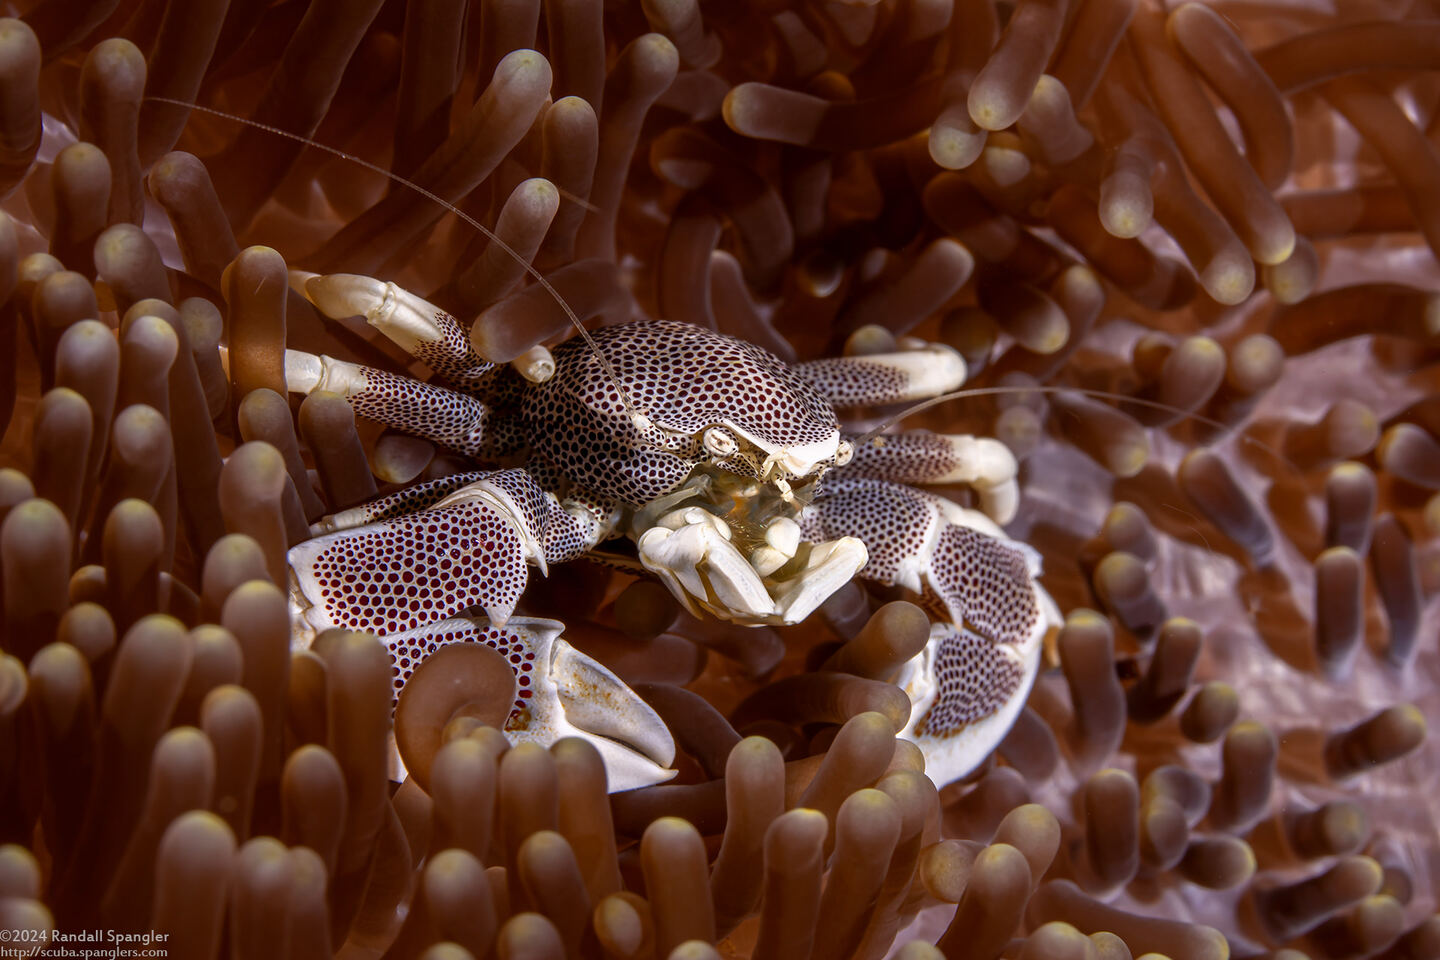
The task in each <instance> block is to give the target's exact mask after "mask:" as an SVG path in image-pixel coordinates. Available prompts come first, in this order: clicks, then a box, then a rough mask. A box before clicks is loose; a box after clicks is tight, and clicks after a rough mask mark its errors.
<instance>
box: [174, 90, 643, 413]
mask: <svg viewBox="0 0 1440 960" xmlns="http://www.w3.org/2000/svg"><path fill="white" fill-rule="evenodd" d="M145 99H146V100H151V101H154V102H155V103H168V104H170V105H171V106H175V107H185V108H186V109H189V110H198V111H200V112H201V113H208V114H210V115H211V116H216V117H222V118H224V119H226V120H230V121H232V122H234V123H239V124H243V125H245V126H247V127H254V128H255V129H256V130H264V131H265V132H266V133H273V134H275V135H276V136H278V137H284V138H286V139H287V140H294V141H295V142H296V143H302V144H304V145H305V146H307V147H314V148H315V149H317V150H322V151H324V152H325V153H328V154H330V155H332V156H335V157H339V158H340V159H341V160H345V161H348V162H350V163H354V164H357V165H359V166H361V167H363V168H365V169H366V170H369V171H371V172H372V173H378V174H379V175H380V176H382V177H384V178H385V179H387V180H389V181H391V182H392V183H398V184H400V185H401V186H402V187H406V188H407V189H410V190H413V191H415V192H416V193H418V194H420V196H422V197H424V198H425V199H427V200H430V201H431V202H433V203H435V204H437V205H439V206H441V207H443V208H445V209H446V210H448V211H450V212H451V213H453V214H455V216H457V217H459V218H460V219H461V220H462V221H464V222H465V223H466V224H468V225H469V226H471V227H474V228H475V230H476V231H478V232H479V233H480V234H481V235H482V236H484V237H485V238H486V239H488V240H489V241H490V242H491V243H493V244H495V245H496V246H498V247H499V248H500V249H501V250H504V251H505V252H506V253H508V254H509V255H510V256H511V257H513V258H514V259H515V262H516V263H519V264H520V265H521V266H522V267H524V268H525V272H526V273H528V274H529V275H530V276H531V277H534V278H535V282H536V283H538V284H539V285H540V286H541V287H543V288H544V290H545V292H546V293H548V294H550V296H551V297H553V298H554V299H555V302H556V303H557V304H559V305H560V309H561V310H563V311H564V312H565V316H566V317H568V318H569V319H570V323H571V325H572V326H574V327H575V329H576V330H578V331H579V333H580V336H582V337H584V338H585V343H586V344H587V345H588V346H589V347H590V352H591V353H592V354H594V356H595V359H596V360H598V361H600V367H601V369H602V370H604V371H605V376H606V377H608V378H609V379H610V385H611V386H613V387H614V388H615V394H616V395H617V396H618V397H619V398H620V403H621V405H622V406H623V407H624V408H625V415H626V416H627V417H628V418H629V419H630V423H631V425H633V426H634V427H635V429H636V430H639V431H642V432H643V431H645V430H648V429H649V428H650V426H651V423H650V418H649V417H647V416H645V414H643V413H641V412H640V410H638V409H637V408H636V407H635V404H633V403H631V402H630V395H629V394H628V393H626V392H625V388H624V386H622V385H621V383H620V375H619V374H618V373H616V372H615V368H614V367H613V366H612V365H611V364H610V359H609V358H608V357H606V356H605V354H604V353H603V352H602V351H601V350H600V345H599V344H597V343H596V342H595V338H594V337H592V336H590V331H589V330H586V329H585V326H584V324H582V323H581V322H580V318H579V317H577V316H576V315H575V311H574V310H573V309H572V308H571V307H570V304H568V303H566V302H565V298H564V297H562V296H560V292H559V291H558V290H556V289H555V288H554V287H553V286H551V284H550V281H549V280H546V279H545V277H544V276H543V275H542V274H541V273H540V271H539V270H536V269H535V267H534V266H533V265H532V264H531V263H529V262H528V261H527V260H526V259H525V258H524V257H522V256H520V254H519V253H517V252H516V251H515V250H514V248H512V247H511V246H510V245H509V244H508V243H506V242H505V241H504V240H501V239H500V238H499V237H498V236H496V234H495V231H493V230H491V229H490V228H489V227H487V226H485V224H483V223H481V222H480V221H479V220H476V219H475V218H474V217H472V216H470V214H468V213H466V212H465V211H464V210H461V209H460V208H459V207H457V206H456V205H455V204H453V203H451V202H450V201H449V200H446V199H445V198H444V197H441V196H439V195H438V194H436V193H434V192H432V191H430V190H427V189H426V188H424V187H422V186H421V185H420V184H418V183H416V182H415V181H413V180H410V179H408V178H406V177H402V176H400V174H398V173H392V172H391V171H389V170H386V169H385V168H384V167H382V166H380V165H378V164H374V163H371V162H370V161H369V160H366V159H365V158H363V157H357V156H355V155H354V154H353V153H346V152H345V151H344V150H340V149H338V148H336V147H332V146H329V145H328V144H324V143H321V142H319V141H318V140H312V139H310V138H309V137H304V136H301V135H300V134H298V133H291V132H290V131H289V130H283V129H281V128H280V127H276V126H273V125H271V124H268V123H261V122H260V121H258V120H251V119H250V118H248V117H238V116H236V115H235V114H233V113H226V112H225V111H224V110H216V109H215V108H214V107H206V106H201V105H200V104H198V103H190V102H189V101H186V100H176V99H173V98H171V97H159V96H146V97H145ZM572 199H573V198H572ZM577 202H580V203H581V204H582V205H583V206H584V207H585V208H586V209H590V210H593V209H595V208H594V207H593V206H592V205H591V204H589V203H585V202H584V201H577Z"/></svg>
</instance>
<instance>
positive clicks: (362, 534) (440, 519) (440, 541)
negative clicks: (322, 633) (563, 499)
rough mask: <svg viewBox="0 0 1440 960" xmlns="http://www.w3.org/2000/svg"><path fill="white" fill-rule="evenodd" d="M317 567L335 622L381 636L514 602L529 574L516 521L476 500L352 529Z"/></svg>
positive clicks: (324, 599)
mask: <svg viewBox="0 0 1440 960" xmlns="http://www.w3.org/2000/svg"><path fill="white" fill-rule="evenodd" d="M312 572H313V574H314V576H315V579H316V582H317V583H318V585H319V587H320V597H319V601H320V602H321V603H322V604H323V605H324V607H325V610H326V612H327V613H328V614H329V616H330V619H331V621H332V622H333V623H335V624H336V625H337V626H342V627H346V628H349V629H351V630H369V631H372V632H374V633H377V634H380V635H382V636H383V635H385V634H390V633H399V632H400V631H402V630H409V629H412V628H414V627H418V626H421V625H423V624H427V623H433V622H435V621H436V620H440V619H442V618H444V617H448V616H450V615H452V614H454V613H457V612H459V611H461V610H464V609H467V608H469V607H474V606H477V605H480V604H484V605H485V606H487V607H496V606H501V605H504V606H513V605H514V603H515V602H516V601H518V600H519V599H520V594H521V592H522V591H523V590H524V589H525V581H526V577H527V570H526V565H525V555H524V553H523V551H522V548H521V544H520V538H519V537H517V536H516V535H515V531H514V529H513V527H512V526H511V525H510V523H509V522H508V521H507V520H506V519H505V518H504V517H502V516H500V515H499V514H498V513H496V512H495V511H494V510H493V509H492V508H491V507H489V506H487V505H486V504H484V503H476V502H471V503H462V504H456V505H454V506H450V507H444V508H442V509H439V510H432V511H429V512H427V513H423V514H418V515H414V516H410V517H406V518H402V519H398V520H389V521H385V522H383V523H379V524H376V525H374V526H371V527H366V528H363V529H360V530H356V531H353V532H347V533H346V534H344V535H341V536H339V537H337V538H336V539H335V540H334V541H332V542H331V543H330V544H329V545H328V546H326V547H325V549H323V550H322V551H321V552H320V553H319V554H318V555H317V556H316V557H315V560H314V563H313V565H312Z"/></svg>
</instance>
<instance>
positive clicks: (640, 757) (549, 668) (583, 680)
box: [384, 617, 675, 793]
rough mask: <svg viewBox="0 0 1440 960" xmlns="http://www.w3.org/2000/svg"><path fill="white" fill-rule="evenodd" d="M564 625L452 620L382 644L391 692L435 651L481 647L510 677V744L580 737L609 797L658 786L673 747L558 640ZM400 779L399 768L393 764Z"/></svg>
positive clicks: (613, 684) (600, 671)
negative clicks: (596, 759)
mask: <svg viewBox="0 0 1440 960" xmlns="http://www.w3.org/2000/svg"><path fill="white" fill-rule="evenodd" d="M564 629H565V625H564V624H562V623H560V622H558V621H556V620H542V619H540V618H537V617H513V618H511V619H510V621H509V622H508V623H506V624H505V625H504V626H503V627H498V626H496V625H494V624H493V623H491V622H490V621H489V620H487V619H485V618H484V617H454V618H451V619H448V620H442V621H441V622H439V623H434V624H430V625H429V626H426V627H421V628H419V629H417V630H408V631H405V632H403V633H397V634H394V635H392V636H388V637H385V638H384V641H385V643H386V645H387V646H389V648H390V654H391V656H392V657H393V658H394V659H395V671H396V672H395V685H396V693H397V695H398V693H399V690H400V688H401V687H402V686H403V685H404V683H405V682H406V681H407V680H408V679H409V677H410V674H411V672H412V671H413V670H414V669H415V667H416V666H418V665H419V664H420V663H421V662H422V661H423V660H424V659H425V658H426V657H428V656H429V655H430V654H432V653H434V652H435V651H436V650H438V649H439V648H440V647H443V646H446V645H447V644H452V643H483V644H486V645H487V646H489V647H491V648H492V649H494V650H495V651H497V652H498V653H500V654H501V655H502V656H503V657H505V659H506V660H507V661H508V662H509V663H510V664H511V665H512V668H513V670H514V672H515V700H514V702H513V704H512V708H511V710H510V713H509V716H508V717H507V718H506V720H505V725H504V729H505V736H506V738H507V739H508V740H509V741H510V742H511V743H526V742H528V743H536V744H539V745H540V746H542V747H549V746H550V745H551V744H553V743H554V742H555V741H557V740H560V739H561V738H563V737H581V738H583V739H585V740H588V741H589V742H590V743H591V744H592V745H593V746H594V747H595V749H596V750H598V751H599V753H600V757H601V759H603V760H604V761H605V776H606V781H607V783H608V786H609V789H610V792H612V793H614V792H617V791H620V790H634V789H636V788H637V787H647V786H650V785H652V784H656V783H663V782H665V781H666V780H669V779H671V778H672V777H674V776H675V770H674V769H672V768H671V764H672V763H673V762H674V760H675V741H674V740H673V739H672V738H671V736H670V731H669V729H668V728H667V727H666V726H665V722H664V721H663V720H661V719H660V717H659V715H658V714H656V713H655V711H654V710H652V709H651V708H650V706H649V704H647V703H646V702H645V701H644V700H642V699H640V696H639V695H638V694H637V693H635V691H633V690H631V689H630V688H629V687H628V686H626V685H625V683H624V681H622V680H621V679H620V678H619V677H617V676H615V674H613V673H611V672H610V670H609V669H608V668H607V667H606V666H605V665H604V664H602V663H600V662H598V661H596V660H594V659H592V658H591V657H589V656H587V655H586V654H584V653H581V652H580V651H579V650H576V649H575V648H574V647H572V646H571V645H570V644H569V643H567V642H566V641H565V640H564V639H562V638H561V636H560V634H561V631H563V630H564ZM397 764H398V765H399V770H398V771H397V773H398V775H399V776H400V777H403V776H404V774H403V763H400V762H399V761H398V760H397Z"/></svg>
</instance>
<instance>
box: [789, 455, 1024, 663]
mask: <svg viewBox="0 0 1440 960" xmlns="http://www.w3.org/2000/svg"><path fill="white" fill-rule="evenodd" d="M942 502H943V501H941V499H940V498H939V497H937V496H935V495H934V494H930V493H925V492H924V491H921V490H915V489H913V488H911V487H906V486H902V485H901V484H898V483H888V482H886V481H883V480H874V479H870V478H865V477H838V476H837V477H835V478H834V479H832V478H831V477H830V476H827V477H826V478H825V480H824V486H823V489H822V490H821V495H820V496H819V497H817V498H816V500H815V502H814V503H813V504H812V505H811V506H810V507H808V508H806V510H805V511H804V512H803V513H802V514H801V523H800V529H801V532H802V533H803V534H804V536H805V539H806V540H810V541H818V540H830V539H833V538H835V537H842V536H851V537H859V538H860V540H861V541H862V542H864V544H865V547H866V549H867V550H868V551H869V553H870V559H869V561H868V562H867V563H866V565H865V567H864V568H863V569H861V571H860V576H862V577H865V578H867V579H870V580H877V581H879V582H881V583H885V584H894V583H895V582H896V577H897V576H898V575H899V573H900V569H901V565H902V563H905V562H906V561H912V560H913V559H914V558H916V557H920V558H921V559H923V560H924V564H923V568H924V570H925V571H926V574H927V576H926V578H925V579H926V580H928V584H927V585H928V586H929V587H930V589H931V590H933V592H934V599H936V600H938V601H940V604H941V605H943V606H942V609H945V610H948V611H949V614H950V617H951V619H952V620H953V621H954V622H955V623H957V624H959V623H968V624H969V625H971V626H972V627H974V628H975V629H976V630H978V631H979V632H980V633H982V634H983V635H984V636H986V637H987V638H989V639H990V640H992V641H995V642H997V643H1011V644H1016V643H1023V642H1025V641H1026V640H1027V639H1029V637H1030V636H1031V635H1032V633H1033V632H1034V630H1035V628H1036V626H1037V625H1038V624H1039V622H1040V616H1041V614H1040V606H1039V603H1038V602H1037V600H1036V597H1035V587H1034V583H1033V582H1032V580H1031V576H1030V570H1029V567H1028V566H1027V563H1026V557H1025V554H1024V553H1023V552H1022V551H1020V550H1019V549H1017V548H1015V547H1013V546H1010V545H1008V544H1006V543H1005V542H1004V541H1002V540H998V539H996V538H995V537H991V536H987V535H986V534H983V533H980V532H978V531H975V530H971V529H969V528H968V527H960V526H956V525H954V524H952V523H949V522H948V521H946V520H945V519H944V516H943V515H942V514H941V512H940V511H941V504H942ZM927 550H928V551H929V555H928V556H925V554H926V552H927Z"/></svg>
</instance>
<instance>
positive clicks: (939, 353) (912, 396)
mask: <svg viewBox="0 0 1440 960" xmlns="http://www.w3.org/2000/svg"><path fill="white" fill-rule="evenodd" d="M791 369H792V370H793V371H794V372H795V373H797V374H799V375H800V376H801V377H803V378H804V379H805V380H806V381H807V382H808V383H809V384H810V385H811V386H812V387H814V388H815V389H816V390H819V391H820V392H821V393H823V394H825V396H826V397H828V398H829V399H830V402H831V403H834V404H836V405H837V406H842V407H844V406H861V405H866V406H869V405H876V404H888V403H905V402H908V401H911V400H923V399H926V398H928V397H933V396H938V395H939V394H942V393H947V392H949V391H951V390H955V389H958V388H959V387H960V386H961V384H963V383H964V382H965V361H964V360H963V359H962V358H961V357H960V354H959V353H958V352H957V351H956V350H954V349H952V348H951V347H948V346H945V345H944V344H935V343H932V344H925V345H924V346H920V347H916V348H915V349H911V350H901V351H899V352H897V353H881V354H869V355H866V356H852V357H829V358H826V359H823V360H810V361H806V362H804V363H798V364H796V365H794V366H793V367H792V368H791Z"/></svg>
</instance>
